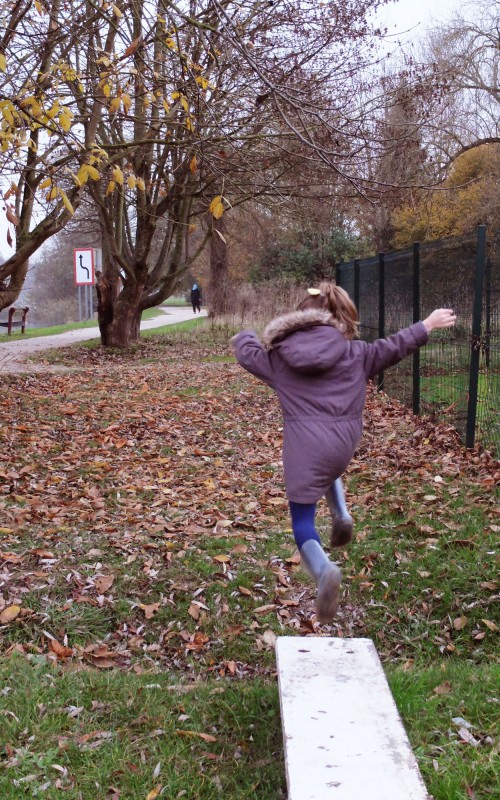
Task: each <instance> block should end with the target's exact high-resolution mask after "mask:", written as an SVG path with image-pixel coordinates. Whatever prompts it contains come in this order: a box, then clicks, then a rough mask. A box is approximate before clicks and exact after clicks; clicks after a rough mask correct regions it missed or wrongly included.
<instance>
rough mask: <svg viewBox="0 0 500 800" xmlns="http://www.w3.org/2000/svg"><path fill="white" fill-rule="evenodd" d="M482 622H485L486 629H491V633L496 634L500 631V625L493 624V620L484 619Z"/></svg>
mask: <svg viewBox="0 0 500 800" xmlns="http://www.w3.org/2000/svg"><path fill="white" fill-rule="evenodd" d="M481 622H484V624H485V625H486V627H487V628H489V629H490V631H493V633H495V631H497V630H498V625H496V624H495V623H494V622H492V620H491V619H483V620H481Z"/></svg>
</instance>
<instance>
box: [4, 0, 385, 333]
mask: <svg viewBox="0 0 500 800" xmlns="http://www.w3.org/2000/svg"><path fill="white" fill-rule="evenodd" d="M379 4H380V3H379V0H350V2H340V0H329V2H325V3H322V4H318V3H316V2H313V0H296V2H294V3H291V2H288V0H276V2H269V0H266V1H264V0H240V2H234V3H233V2H216V0H190V2H187V1H186V2H181V3H179V4H177V5H176V4H174V3H171V2H169V0H117V2H116V3H114V4H112V3H110V2H106V0H85V1H84V2H72V3H69V2H65V0H51V2H50V3H49V2H46V1H45V2H42V0H36V2H35V3H32V2H29V1H28V0H25V1H24V2H23V0H17V2H10V3H8V4H7V8H8V12H9V14H8V18H7V19H6V29H5V30H6V32H5V34H4V37H3V40H2V41H1V42H0V54H1V55H0V70H3V73H2V78H1V80H0V110H1V113H2V115H3V124H2V128H1V131H0V137H1V147H2V149H3V153H4V156H3V163H2V167H3V174H4V175H6V174H9V173H10V174H11V175H12V177H13V180H12V185H11V186H10V187H9V189H8V190H7V192H6V194H5V199H6V203H7V204H8V205H7V213H8V216H9V218H10V220H11V221H12V222H13V224H14V226H15V230H16V252H15V254H14V255H13V256H12V257H11V258H10V259H8V261H7V262H6V264H5V265H3V267H2V269H1V270H0V280H2V281H3V283H2V285H1V286H0V306H1V307H5V305H7V304H8V303H10V302H12V301H13V300H14V299H15V297H16V296H17V295H16V292H18V291H19V290H20V286H21V285H22V282H23V280H24V275H25V271H26V265H27V259H28V258H29V256H30V255H31V254H32V253H33V252H35V251H36V249H37V248H38V247H39V246H40V244H42V243H43V241H45V240H46V239H47V238H48V237H49V236H51V235H53V234H54V233H55V232H57V230H60V229H61V228H62V227H63V226H64V225H65V224H66V222H67V220H68V218H69V217H70V215H71V214H72V212H73V210H74V208H75V207H76V206H77V205H78V204H79V203H80V202H81V199H82V196H83V194H84V193H86V194H87V195H88V196H89V197H90V198H91V200H92V203H93V204H94V206H95V209H96V211H97V214H98V217H99V224H100V230H101V244H102V251H103V270H102V273H101V274H100V275H99V276H98V282H97V288H98V295H99V301H100V302H99V321H100V326H101V334H102V341H103V343H104V344H109V345H114V346H126V345H127V344H128V342H129V341H130V340H131V339H134V338H135V337H136V336H137V335H138V330H139V322H140V316H141V313H142V311H143V310H144V309H146V308H148V307H151V306H154V305H157V304H158V303H160V302H161V301H162V300H163V299H164V298H166V297H168V296H169V295H170V294H171V292H172V291H173V289H174V288H175V286H176V284H177V283H178V281H179V278H180V277H181V276H182V274H183V272H184V271H185V270H186V269H187V268H188V267H189V263H190V262H189V258H186V252H187V246H186V245H187V241H188V239H189V236H190V235H192V233H193V230H194V229H195V226H197V227H198V228H201V221H202V220H206V219H207V211H208V212H209V214H210V215H211V216H210V217H209V218H210V219H213V220H214V221H216V222H217V220H220V219H221V217H222V214H223V213H224V211H225V210H227V209H228V208H229V207H231V206H235V205H238V204H241V203H244V202H246V201H248V200H250V199H255V198H259V197H261V198H264V197H266V198H268V199H269V200H270V201H271V202H272V200H273V198H275V199H276V200H277V202H280V203H281V202H282V200H283V197H286V196H287V193H289V192H290V191H297V188H299V190H300V191H301V192H303V191H304V186H302V187H301V186H299V187H298V182H297V176H298V174H299V173H300V169H302V170H303V174H306V173H305V170H307V175H308V176H309V180H310V177H311V175H313V174H314V175H316V176H317V178H318V180H321V174H322V172H323V173H325V174H327V175H328V180H327V181H326V183H327V184H328V186H329V187H332V186H333V187H334V192H336V193H339V192H341V191H347V192H349V193H351V194H352V193H353V192H355V191H359V190H362V188H363V186H365V185H366V177H365V176H364V175H363V174H362V173H361V172H360V171H359V169H358V167H359V163H360V161H361V160H362V155H361V150H362V144H361V143H362V142H363V141H364V140H363V136H362V131H361V125H362V122H363V121H364V119H365V118H366V114H365V113H363V112H361V111H360V107H359V100H358V98H357V96H356V93H355V91H354V89H355V87H356V82H357V81H358V80H361V79H360V78H359V77H358V76H360V75H361V74H362V70H361V67H362V66H363V64H364V59H365V58H366V53H365V50H364V43H365V42H369V41H370V37H371V33H372V32H371V30H370V27H369V25H368V24H367V22H366V16H367V14H368V12H369V11H371V10H373V9H374V8H376V7H377V6H378V5H379ZM306 190H307V186H306ZM215 228H217V224H216V225H215ZM220 233H221V231H219V234H220ZM219 234H217V233H215V234H214V226H213V225H211V224H209V225H205V227H204V235H203V236H201V237H199V246H198V248H197V249H196V248H194V249H193V248H191V255H190V258H191V259H193V258H195V257H196V254H197V250H199V248H200V247H202V246H203V244H204V242H205V240H206V239H208V238H209V237H210V235H217V236H218V237H219V239H220V236H219ZM222 235H223V234H222ZM221 241H223V240H222V239H221Z"/></svg>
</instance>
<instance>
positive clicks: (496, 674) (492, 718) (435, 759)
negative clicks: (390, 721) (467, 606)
mask: <svg viewBox="0 0 500 800" xmlns="http://www.w3.org/2000/svg"><path fill="white" fill-rule="evenodd" d="M388 679H389V685H390V687H391V690H392V693H393V695H394V698H395V700H396V704H397V706H398V709H399V711H400V713H401V715H402V718H403V721H404V723H405V727H406V730H407V732H408V735H409V737H410V741H411V743H412V745H413V747H414V752H415V755H416V756H417V758H418V761H419V766H420V770H421V772H422V775H423V777H424V780H425V783H426V786H427V789H428V791H429V793H430V794H431V795H432V797H433V798H434V799H435V800H465V798H475V800H492V798H493V797H498V796H499V794H500V781H499V772H498V769H497V767H498V763H497V762H498V721H499V716H500V715H499V705H500V697H499V693H498V687H499V686H500V668H499V667H498V665H483V666H472V665H471V664H467V663H462V664H450V663H449V662H442V663H441V664H440V665H436V666H432V667H429V668H427V669H420V670H419V669H410V670H407V671H402V670H401V669H389V671H388Z"/></svg>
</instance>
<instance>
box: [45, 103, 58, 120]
mask: <svg viewBox="0 0 500 800" xmlns="http://www.w3.org/2000/svg"><path fill="white" fill-rule="evenodd" d="M60 110H61V104H60V102H59V100H56V102H55V103H54V105H53V106H52V107H51V108H49V110H48V111H47V116H48V118H49V119H54V117H56V116H57V115H58V114H59V112H60Z"/></svg>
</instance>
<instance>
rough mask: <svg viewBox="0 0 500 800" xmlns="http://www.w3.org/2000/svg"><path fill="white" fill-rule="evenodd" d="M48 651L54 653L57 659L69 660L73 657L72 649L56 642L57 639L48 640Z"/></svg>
mask: <svg viewBox="0 0 500 800" xmlns="http://www.w3.org/2000/svg"><path fill="white" fill-rule="evenodd" d="M49 650H50V651H51V652H52V653H54V654H55V655H56V656H57V658H71V656H72V655H73V648H72V647H66V646H65V645H63V644H61V643H60V642H58V641H57V639H49Z"/></svg>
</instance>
